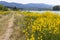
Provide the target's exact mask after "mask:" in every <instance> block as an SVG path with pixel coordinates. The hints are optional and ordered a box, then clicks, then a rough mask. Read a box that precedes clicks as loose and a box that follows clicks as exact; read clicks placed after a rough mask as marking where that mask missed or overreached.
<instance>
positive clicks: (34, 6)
mask: <svg viewBox="0 0 60 40" xmlns="http://www.w3.org/2000/svg"><path fill="white" fill-rule="evenodd" d="M0 4H2V5H4V6H8V7H15V6H16V7H17V8H23V9H33V10H36V9H37V10H38V9H51V8H52V7H53V6H52V5H48V4H43V3H37V4H36V3H29V4H21V3H8V2H5V1H0Z"/></svg>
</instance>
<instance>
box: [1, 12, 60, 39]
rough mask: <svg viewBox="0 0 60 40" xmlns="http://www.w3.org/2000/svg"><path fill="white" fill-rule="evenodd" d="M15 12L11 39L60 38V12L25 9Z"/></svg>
mask: <svg viewBox="0 0 60 40" xmlns="http://www.w3.org/2000/svg"><path fill="white" fill-rule="evenodd" d="M14 12H15V13H14ZM13 14H14V22H13V23H14V25H13V27H12V29H13V32H12V34H11V36H10V40H60V14H57V13H53V12H44V13H36V12H23V11H13ZM0 15H1V13H0ZM10 16H11V15H10ZM10 18H11V17H10ZM0 27H1V26H0ZM2 27H4V26H2Z"/></svg>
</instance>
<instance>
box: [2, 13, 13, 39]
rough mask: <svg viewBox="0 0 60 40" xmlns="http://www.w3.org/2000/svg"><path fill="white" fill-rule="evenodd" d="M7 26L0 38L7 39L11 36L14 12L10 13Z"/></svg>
mask: <svg viewBox="0 0 60 40" xmlns="http://www.w3.org/2000/svg"><path fill="white" fill-rule="evenodd" d="M8 21H9V22H8V28H7V29H6V32H5V33H4V34H3V37H2V39H1V40H9V37H10V36H11V34H12V32H13V29H12V27H13V25H14V23H13V22H14V14H13V15H12V17H11V18H10V19H9V20H8Z"/></svg>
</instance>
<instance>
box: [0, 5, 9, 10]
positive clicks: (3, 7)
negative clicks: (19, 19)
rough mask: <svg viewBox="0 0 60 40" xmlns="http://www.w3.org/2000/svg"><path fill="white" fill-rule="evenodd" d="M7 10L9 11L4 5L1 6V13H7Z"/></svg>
mask: <svg viewBox="0 0 60 40" xmlns="http://www.w3.org/2000/svg"><path fill="white" fill-rule="evenodd" d="M7 10H8V8H7V7H5V6H3V5H0V11H7Z"/></svg>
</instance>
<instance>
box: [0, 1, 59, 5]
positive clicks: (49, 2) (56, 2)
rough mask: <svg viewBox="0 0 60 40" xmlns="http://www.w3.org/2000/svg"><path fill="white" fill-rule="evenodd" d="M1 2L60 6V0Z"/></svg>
mask: <svg viewBox="0 0 60 40" xmlns="http://www.w3.org/2000/svg"><path fill="white" fill-rule="evenodd" d="M0 1H7V2H16V3H22V4H28V3H45V4H50V5H60V0H0Z"/></svg>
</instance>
